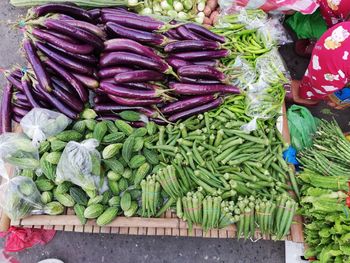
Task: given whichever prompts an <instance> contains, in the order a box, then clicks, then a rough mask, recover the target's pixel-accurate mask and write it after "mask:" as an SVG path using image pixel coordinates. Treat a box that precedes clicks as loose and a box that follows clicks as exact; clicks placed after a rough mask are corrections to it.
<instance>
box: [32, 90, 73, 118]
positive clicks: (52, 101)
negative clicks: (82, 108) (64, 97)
mask: <svg viewBox="0 0 350 263" xmlns="http://www.w3.org/2000/svg"><path fill="white" fill-rule="evenodd" d="M36 88H37V89H38V90H39V91H40V92H41V93H42V94H44V96H45V97H46V99H47V100H48V101H49V103H50V104H51V105H52V106H53V107H55V108H56V109H57V110H58V111H59V112H61V113H63V114H64V115H66V116H67V117H69V118H71V119H74V120H75V119H78V118H79V114H78V113H77V112H75V111H73V110H72V109H70V108H69V107H67V106H66V105H65V104H64V103H63V102H62V101H61V100H59V99H58V98H57V97H56V96H55V95H54V94H52V93H50V92H47V91H46V90H44V89H43V88H42V87H41V86H40V85H37V87H36Z"/></svg>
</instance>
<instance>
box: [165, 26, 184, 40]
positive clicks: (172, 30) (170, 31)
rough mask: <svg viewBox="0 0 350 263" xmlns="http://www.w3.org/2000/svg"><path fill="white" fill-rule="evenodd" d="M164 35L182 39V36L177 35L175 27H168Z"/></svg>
mask: <svg viewBox="0 0 350 263" xmlns="http://www.w3.org/2000/svg"><path fill="white" fill-rule="evenodd" d="M164 35H165V36H167V37H168V38H171V39H176V40H183V38H182V36H180V35H179V33H178V32H177V31H176V29H175V28H173V29H169V30H168V31H166V32H165V33H164Z"/></svg>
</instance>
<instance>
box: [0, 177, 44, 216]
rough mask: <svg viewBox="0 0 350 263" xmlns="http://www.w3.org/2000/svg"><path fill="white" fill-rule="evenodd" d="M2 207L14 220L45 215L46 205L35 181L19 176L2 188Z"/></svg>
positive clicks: (0, 193) (0, 196)
mask: <svg viewBox="0 0 350 263" xmlns="http://www.w3.org/2000/svg"><path fill="white" fill-rule="evenodd" d="M0 206H1V207H2V209H3V210H4V211H5V213H6V214H7V215H8V217H10V218H11V219H12V220H19V219H22V218H24V217H26V216H29V215H32V214H42V213H44V204H43V203H42V202H41V199H40V193H39V191H38V188H37V187H36V185H35V183H34V182H33V180H32V179H31V178H29V177H25V176H17V177H14V178H12V179H11V180H9V181H8V182H6V183H5V184H2V185H1V187H0Z"/></svg>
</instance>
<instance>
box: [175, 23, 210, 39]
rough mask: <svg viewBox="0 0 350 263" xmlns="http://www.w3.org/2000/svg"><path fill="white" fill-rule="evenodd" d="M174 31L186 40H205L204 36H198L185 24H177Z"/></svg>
mask: <svg viewBox="0 0 350 263" xmlns="http://www.w3.org/2000/svg"><path fill="white" fill-rule="evenodd" d="M176 32H177V33H178V34H179V35H180V36H181V37H182V39H186V40H207V39H206V38H204V37H202V36H199V35H198V34H196V33H194V32H192V31H190V30H188V29H187V28H186V27H185V26H179V27H178V28H176Z"/></svg>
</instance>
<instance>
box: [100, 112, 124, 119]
mask: <svg viewBox="0 0 350 263" xmlns="http://www.w3.org/2000/svg"><path fill="white" fill-rule="evenodd" d="M120 119H121V118H120V117H119V116H118V115H117V114H115V113H112V112H99V113H98V116H97V118H96V120H98V121H116V120H120Z"/></svg>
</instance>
